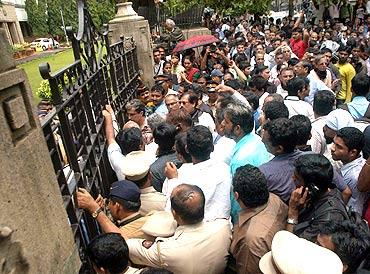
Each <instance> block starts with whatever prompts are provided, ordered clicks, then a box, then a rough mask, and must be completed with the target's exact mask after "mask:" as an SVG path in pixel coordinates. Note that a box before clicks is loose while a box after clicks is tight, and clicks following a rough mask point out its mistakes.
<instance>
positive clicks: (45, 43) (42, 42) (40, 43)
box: [30, 38, 59, 50]
mask: <svg viewBox="0 0 370 274" xmlns="http://www.w3.org/2000/svg"><path fill="white" fill-rule="evenodd" d="M30 47H31V48H42V50H47V49H49V48H55V49H57V48H59V43H58V42H57V41H55V40H54V46H53V39H51V38H38V39H36V40H34V41H33V42H32V43H31V46H30Z"/></svg>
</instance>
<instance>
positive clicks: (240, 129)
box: [221, 103, 271, 223]
mask: <svg viewBox="0 0 370 274" xmlns="http://www.w3.org/2000/svg"><path fill="white" fill-rule="evenodd" d="M221 125H222V126H223V127H224V130H225V135H226V137H228V138H231V139H233V140H234V141H235V142H236V145H235V147H234V149H233V151H232V156H231V160H230V170H231V173H232V175H234V174H235V172H236V170H237V168H238V167H241V166H244V165H246V164H250V165H253V166H256V167H258V166H260V165H262V164H263V163H266V162H267V161H268V160H270V158H271V155H270V154H269V153H268V152H267V150H266V148H265V146H264V144H263V143H262V140H261V138H260V137H259V136H258V135H257V134H255V133H254V118H253V113H252V110H251V109H250V108H249V107H247V106H245V105H241V104H237V103H233V104H229V105H228V106H227V107H226V109H225V111H224V120H223V121H222V123H221ZM239 211H240V206H239V205H238V203H237V202H236V200H235V197H234V196H233V195H231V213H230V215H231V217H232V222H233V223H235V222H236V221H237V219H238V213H239Z"/></svg>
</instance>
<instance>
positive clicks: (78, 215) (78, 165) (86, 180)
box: [39, 0, 139, 255]
mask: <svg viewBox="0 0 370 274" xmlns="http://www.w3.org/2000/svg"><path fill="white" fill-rule="evenodd" d="M77 7H78V18H79V29H78V32H77V34H74V33H73V30H72V29H71V28H68V36H69V39H70V40H71V42H72V48H73V54H74V59H75V61H74V62H73V63H72V64H70V65H69V66H67V67H65V68H63V69H62V70H60V71H58V72H56V73H51V72H50V66H49V64H47V63H46V64H41V65H40V67H39V68H40V73H41V76H42V77H43V78H44V79H48V81H49V84H50V88H51V92H52V103H53V105H54V106H55V108H54V110H53V111H52V112H51V113H49V114H48V115H47V116H46V117H45V118H44V119H43V120H42V121H41V124H42V129H43V132H44V136H45V139H46V143H47V146H48V149H49V154H50V157H51V160H52V163H53V166H54V170H55V174H56V176H57V180H58V184H59V188H60V192H61V195H62V197H63V201H64V207H65V209H66V211H67V214H68V221H69V223H70V225H71V228H72V231H73V234H74V237H75V241H76V243H77V246H78V247H79V248H80V254H81V255H83V248H84V247H85V246H86V245H87V244H88V242H89V241H90V239H91V238H92V237H94V236H95V235H97V234H98V233H99V226H98V224H97V223H96V221H95V220H94V219H93V218H92V217H91V216H90V215H89V214H85V213H84V212H83V211H82V210H79V209H77V207H76V191H77V188H78V187H83V188H86V189H87V190H88V191H90V193H92V195H93V196H94V197H96V196H97V194H98V193H101V194H102V195H103V196H104V195H106V194H107V193H108V192H109V187H110V184H111V183H112V182H113V181H114V179H115V175H114V172H113V171H112V169H111V167H110V164H109V161H108V158H107V151H106V150H107V149H106V139H105V136H104V127H103V116H102V109H103V108H104V106H105V105H106V104H111V105H112V106H113V108H114V110H115V111H116V117H117V120H118V123H123V121H124V106H125V104H126V102H127V101H128V100H130V99H132V98H133V97H136V90H137V86H138V76H139V69H138V62H137V53H136V45H135V43H134V41H133V40H132V38H131V39H128V38H124V37H121V41H119V42H118V43H115V44H112V45H110V43H109V39H108V31H107V26H105V30H103V32H100V31H99V30H98V29H97V28H96V27H95V25H94V24H93V21H92V19H91V16H90V13H89V11H88V8H87V5H86V1H85V0H78V1H77Z"/></svg>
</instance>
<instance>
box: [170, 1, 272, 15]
mask: <svg viewBox="0 0 370 274" xmlns="http://www.w3.org/2000/svg"><path fill="white" fill-rule="evenodd" d="M271 2H272V0H248V1H246V0H233V1H219V0H189V1H183V0H167V1H166V4H165V6H166V7H168V8H170V9H171V10H176V11H183V10H186V9H189V8H191V7H193V6H199V5H203V6H209V7H211V8H213V9H215V10H216V11H218V12H219V13H222V14H227V15H241V14H244V13H246V12H248V13H250V14H255V15H263V14H265V13H267V12H268V11H270V9H271Z"/></svg>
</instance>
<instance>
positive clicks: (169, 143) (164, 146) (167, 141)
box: [153, 123, 177, 153]
mask: <svg viewBox="0 0 370 274" xmlns="http://www.w3.org/2000/svg"><path fill="white" fill-rule="evenodd" d="M176 133H177V131H176V127H175V126H174V125H171V124H168V123H160V124H159V125H157V126H156V127H155V129H154V131H153V137H154V142H155V143H156V144H157V145H158V148H159V150H160V153H166V152H170V151H172V150H173V145H174V144H175V137H176Z"/></svg>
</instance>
